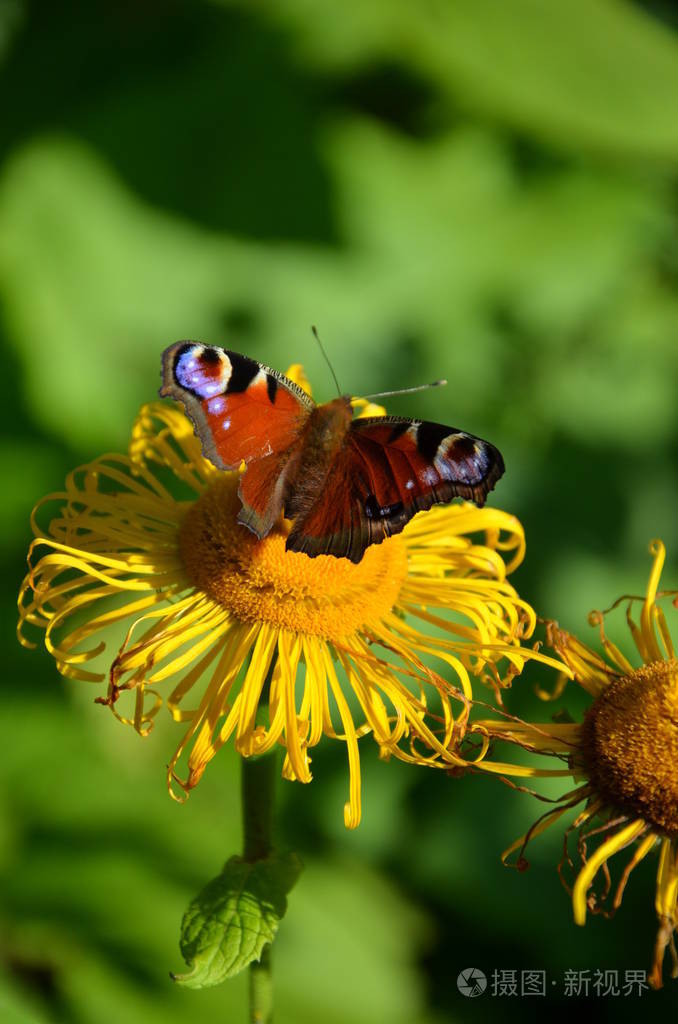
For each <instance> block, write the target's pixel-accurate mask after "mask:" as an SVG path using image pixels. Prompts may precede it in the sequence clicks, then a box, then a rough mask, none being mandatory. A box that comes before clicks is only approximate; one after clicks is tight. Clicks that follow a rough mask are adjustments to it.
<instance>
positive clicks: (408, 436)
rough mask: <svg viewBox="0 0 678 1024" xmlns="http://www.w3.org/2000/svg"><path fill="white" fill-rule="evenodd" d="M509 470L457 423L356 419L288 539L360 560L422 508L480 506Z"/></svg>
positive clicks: (302, 547) (299, 547) (298, 547)
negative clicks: (318, 493)
mask: <svg viewBox="0 0 678 1024" xmlns="http://www.w3.org/2000/svg"><path fill="white" fill-rule="evenodd" d="M503 472H504V461H503V459H502V457H501V455H500V453H499V452H498V451H497V449H496V448H495V447H494V446H493V445H491V444H489V443H488V442H487V441H482V440H481V439H480V438H477V437H473V435H471V434H466V433H464V432H463V431H460V430H455V429H454V428H453V427H445V426H442V425H441V424H437V423H419V422H417V421H414V420H403V419H398V418H396V417H392V416H386V417H379V418H376V419H362V420H361V419H357V420H354V421H353V423H352V424H351V430H350V432H349V434H348V437H347V442H346V445H345V447H344V448H343V449H342V451H341V452H340V453H339V455H338V456H337V458H336V459H335V460H334V462H333V464H332V468H331V470H330V473H329V476H328V479H327V480H326V482H325V486H324V489H323V492H322V497H321V498H320V500H319V501H318V502H317V503H316V504H315V505H314V507H313V508H312V509H311V511H310V512H309V513H308V514H307V516H306V517H305V518H304V519H303V520H297V521H295V523H294V526H293V528H292V532H291V533H290V535H289V537H288V540H287V547H288V548H290V549H291V550H293V551H305V552H306V553H307V554H309V555H312V556H314V555H320V554H329V555H335V556H337V557H346V558H350V559H351V561H353V562H359V561H360V560H361V558H362V556H363V554H364V552H365V548H367V547H368V546H369V545H370V544H378V543H380V541H382V540H383V539H384V538H385V537H389V536H391V535H392V534H394V533H400V531H401V530H402V529H403V527H404V526H405V524H406V523H407V522H409V520H410V519H411V518H412V516H413V515H415V513H416V512H418V511H420V510H423V509H428V508H431V506H432V505H435V504H438V503H446V502H448V501H451V500H452V499H453V498H455V497H461V498H467V499H468V500H470V501H474V502H476V504H478V505H482V504H483V502H484V500H485V498H486V496H487V494H488V492H489V491H490V490H491V489H492V488H493V487H494V485H495V483H496V482H497V480H498V479H499V478H500V476H501V475H502V473H503Z"/></svg>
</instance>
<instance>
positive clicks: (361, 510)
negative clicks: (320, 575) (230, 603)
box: [160, 342, 504, 562]
mask: <svg viewBox="0 0 678 1024" xmlns="http://www.w3.org/2000/svg"><path fill="white" fill-rule="evenodd" d="M160 394H161V395H164V396H168V397H171V398H174V399H177V400H178V401H180V402H182V403H183V405H184V407H185V409H186V412H187V414H188V416H189V417H190V419H191V420H192V422H193V424H194V427H195V430H196V433H197V435H198V437H199V438H200V440H201V443H202V447H203V452H204V455H205V457H206V458H208V459H209V460H210V461H211V462H213V463H214V465H216V466H217V467H218V468H220V469H231V470H234V469H237V468H238V467H240V465H241V464H242V463H243V462H244V463H245V464H246V470H245V473H244V474H243V475H242V477H241V481H240V490H239V495H240V499H241V502H242V509H241V511H240V513H239V515H238V519H239V521H240V522H241V523H243V524H244V525H245V526H247V527H248V528H249V529H250V530H252V531H253V532H254V533H256V534H257V536H258V537H260V538H261V537H265V536H266V535H267V534H268V533H269V532H270V530H271V529H272V528H273V526H274V525H275V523H276V522H278V521H279V519H280V516H281V514H283V513H284V515H285V516H286V517H287V518H288V519H292V520H293V524H292V529H291V531H290V534H289V536H288V538H287V545H286V546H287V548H288V549H290V550H293V551H304V552H305V553H306V554H308V555H311V556H316V555H320V554H329V555H334V556H335V557H346V558H350V559H351V560H352V561H354V562H359V561H360V560H361V558H362V556H363V554H364V552H365V549H366V548H367V547H368V546H369V545H370V544H377V543H379V542H380V541H382V540H384V538H385V537H388V536H391V535H392V534H394V533H399V532H400V531H401V530H402V529H403V527H404V526H405V524H406V523H407V522H408V521H409V520H410V519H411V518H412V516H413V515H414V514H415V513H416V512H417V511H420V510H424V509H428V508H431V506H432V505H434V504H437V503H441V502H442V503H445V502H449V501H451V500H452V499H453V498H454V497H457V496H458V497H462V498H467V499H469V500H471V501H475V502H476V503H477V504H482V503H483V502H484V499H485V497H486V495H487V493H488V491H489V490H491V488H492V487H493V486H494V484H495V483H496V481H497V480H498V479H499V477H500V476H501V475H502V473H503V471H504V463H503V460H502V457H501V455H500V453H499V452H498V451H497V449H496V448H494V446H493V445H491V444H489V443H488V442H487V441H483V440H481V439H480V438H477V437H474V436H473V435H472V434H467V433H465V432H464V431H459V430H456V429H455V428H453V427H447V426H443V425H442V424H436V423H427V422H421V421H418V420H408V419H403V418H400V417H395V416H384V417H375V418H370V419H361V418H358V419H354V418H353V410H352V405H351V399H350V397H348V396H343V397H340V398H335V399H333V400H332V401H330V402H326V403H325V404H323V405H316V404H315V403H314V402H313V400H312V399H311V398H310V396H309V395H307V394H306V392H305V391H303V389H302V388H300V387H298V385H296V384H294V382H293V381H291V380H289V379H288V378H287V377H285V376H284V375H283V374H281V373H278V372H277V371H276V370H272V369H270V367H266V366H263V365H262V364H260V363H258V362H256V361H255V360H253V359H250V358H249V357H247V356H242V355H239V354H238V353H235V352H230V351H228V350H226V349H221V348H217V347H216V346H207V345H201V344H199V343H197V342H177V343H176V344H175V345H172V346H170V348H168V349H166V351H165V352H164V354H163V387H162V388H161V391H160Z"/></svg>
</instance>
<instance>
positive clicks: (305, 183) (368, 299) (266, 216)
mask: <svg viewBox="0 0 678 1024" xmlns="http://www.w3.org/2000/svg"><path fill="white" fill-rule="evenodd" d="M675 22H676V18H675V9H674V8H673V6H672V5H671V4H670V3H668V2H667V3H661V2H659V0H657V2H652V3H651V2H647V3H635V4H634V3H631V2H630V0H626V2H623V0H568V2H565V0H553V2H551V3H547V4H545V3H542V2H540V0H506V2H504V3H497V2H492V0H430V2H428V3H426V4H422V5H416V4H411V3H409V2H406V0H381V2H378V0H345V2H344V3H342V4H333V5H328V4H317V3H313V2H311V0H262V2H260V3H259V4H257V5H256V6H255V5H251V4H249V3H245V2H242V0H241V2H235V0H234V2H226V0H222V2H211V3H209V2H198V0H195V2H189V0H143V2H138V3H114V2H113V0H103V2H101V3H98V4H90V3H87V2H85V0H67V2H64V3H60V4H40V3H38V2H29V0H23V2H22V0H0V62H1V63H0V82H1V88H2V95H3V97H4V103H3V114H2V118H1V119H0V161H1V163H0V342H1V344H2V352H3V359H4V365H5V368H6V369H5V375H6V384H5V393H4V400H3V404H2V416H3V424H4V431H3V437H2V440H1V442H0V452H1V454H2V466H3V470H4V487H3V501H2V504H1V505H0V524H1V525H2V530H0V548H1V553H2V558H3V578H4V579H5V581H6V587H5V588H4V591H3V604H4V610H5V614H4V616H3V621H4V622H5V624H6V645H5V649H4V657H5V671H4V680H5V685H4V698H3V705H2V706H3V712H4V717H5V731H4V743H3V747H4V749H3V757H2V764H1V767H0V778H1V784H2V790H1V794H0V806H1V808H2V816H1V817H2V831H1V833H0V864H1V867H2V872H3V890H4V896H3V907H2V916H1V921H0V923H1V928H2V930H1V933H0V951H1V953H2V963H3V965H4V966H3V972H2V975H1V979H0V1015H1V1016H2V1020H3V1021H5V1020H7V1021H12V1022H21V1024H25V1022H29V1021H31V1022H40V1024H42V1022H53V1021H64V1022H68V1024H71V1022H73V1024H94V1022H96V1024H100V1022H103V1024H106V1022H108V1021H110V1022H111V1024H113V1022H115V1024H117V1022H118V1021H120V1020H122V1019H125V1020H127V1021H129V1022H130V1024H135V1022H142V1021H143V1022H144V1024H148V1022H151V1021H155V1020H157V1021H162V1022H163V1024H171V1022H173V1021H179V1020H184V1019H186V1018H187V1016H188V1017H190V1019H192V1020H196V1021H202V1020H204V1021H208V1020H209V1021H212V1020H214V1019H217V1018H218V1019H222V1020H233V1021H236V1020H242V1019H244V1014H245V998H246V991H245V981H244V979H243V978H239V979H237V980H236V981H234V982H231V983H229V984H228V985H227V986H225V987H222V988H220V989H216V990H211V991H209V992H200V993H190V992H186V991H181V990H179V989H178V988H177V986H173V985H172V984H171V983H170V981H169V980H168V974H167V972H168V971H169V970H170V969H175V970H177V969H180V968H181V961H180V956H179V951H178V933H179V924H180V920H181V915H182V912H183V910H184V908H185V906H186V904H187V902H188V900H189V899H190V897H191V896H192V895H193V894H194V893H195V892H196V891H197V890H198V889H199V888H200V887H201V886H202V885H203V884H204V882H205V881H206V880H207V879H208V878H210V877H212V876H213V875H214V874H216V872H217V871H218V870H219V868H220V866H221V864H222V863H223V861H224V860H225V859H226V857H227V856H228V855H230V854H231V853H233V852H235V851H236V850H237V848H238V844H239V823H238V810H237V808H238V781H237V778H238V772H237V769H238V765H237V759H236V758H235V757H234V755H233V754H232V753H229V752H223V753H222V754H220V755H219V757H218V759H217V761H216V762H215V763H214V764H213V765H212V766H211V767H210V769H209V771H208V773H207V776H206V778H205V780H204V781H203V782H201V784H200V786H199V787H198V789H197V790H196V791H195V793H194V794H193V795H192V796H191V799H190V801H189V802H188V804H187V805H186V806H184V807H178V806H176V805H174V804H172V803H171V802H170V801H169V799H168V798H167V795H166V792H165V789H164V784H163V766H164V763H165V762H166V760H167V758H168V756H169V753H170V751H171V749H172V748H173V744H174V741H175V737H174V735H171V732H172V730H171V727H170V726H168V725H160V726H159V727H158V728H157V729H156V730H155V731H154V733H153V735H152V737H151V738H150V739H149V740H147V741H145V742H142V741H140V740H139V739H138V737H136V736H135V735H131V734H128V732H127V731H126V730H124V729H123V728H122V727H121V726H119V724H118V723H116V722H115V721H114V720H113V718H112V716H109V715H106V714H104V713H103V711H102V709H101V708H95V707H94V705H93V704H92V697H93V693H92V692H87V688H86V687H84V686H82V685H80V686H78V685H74V684H69V683H64V682H62V681H60V680H59V679H58V677H57V676H56V672H55V670H54V667H53V664H52V662H51V660H50V659H49V658H48V657H47V655H46V654H44V652H36V653H30V652H26V651H23V650H20V649H18V648H17V646H16V643H15V641H14V637H13V619H14V611H13V602H14V593H15V589H16V586H17V585H18V582H19V580H20V578H21V575H22V571H23V564H24V563H23V559H24V551H25V548H26V546H27V543H28V540H29V529H28V515H29V512H30V508H31V506H32V504H33V502H34V501H35V500H36V499H37V498H38V497H40V496H41V494H43V493H45V492H47V491H50V490H54V489H57V488H58V487H59V486H60V484H61V481H62V478H63V475H64V473H65V472H66V471H67V470H68V469H69V468H71V467H72V466H73V465H74V464H75V463H77V462H79V461H83V460H86V459H88V458H90V457H93V456H94V455H96V454H98V453H99V452H100V451H102V450H103V449H107V448H110V449H121V448H123V447H124V446H125V444H126V439H127V435H128V431H129V427H130V424H131V420H132V417H133V416H134V414H135V411H136V409H137V408H138V406H139V404H140V403H141V402H143V401H146V400H148V399H150V398H153V397H154V395H155V392H156V388H157V386H158V384H159V355H160V352H161V350H162V349H163V348H164V347H165V346H166V345H167V344H168V343H170V342H172V341H174V340H175V339H177V338H181V337H191V338H200V339H203V340H208V341H210V342H213V343H217V344H228V345H229V346H230V347H232V348H234V349H236V350H240V351H243V352H247V353H248V354H251V355H253V356H255V357H257V358H259V359H262V360H264V361H266V362H267V363H269V364H271V365H273V366H275V367H279V368H280V369H284V368H285V367H286V366H287V365H288V364H289V363H291V362H296V361H302V362H304V363H305V365H306V367H307V369H308V371H309V373H310V374H311V377H312V379H313V381H314V384H315V389H316V394H317V395H318V396H319V397H320V398H327V397H329V396H330V394H331V390H332V389H331V385H330V381H329V380H328V375H327V372H326V369H325V367H324V365H323V363H322V359H321V357H320V355H319V353H318V350H317V348H316V346H315V344H314V342H313V341H312V338H311V336H310V331H309V326H310V324H311V323H317V324H318V326H319V328H320V330H321V334H322V336H323V338H324V341H325V344H326V345H327V347H328V349H329V350H330V352H331V356H332V360H333V362H334V365H335V367H336V370H337V374H338V376H339V379H340V380H341V382H342V384H343V386H344V387H346V388H347V389H349V390H351V391H352V392H354V393H360V392H362V393H367V392H370V391H373V390H377V389H383V388H388V387H398V386H404V385H407V384H411V383H419V382H420V381H423V380H428V379H432V378H434V377H439V376H446V377H448V378H449V379H450V381H451V386H450V387H449V388H448V389H447V390H446V391H445V392H429V393H426V394H425V395H423V396H410V397H407V398H403V399H399V400H393V403H392V406H391V408H392V409H393V411H396V412H402V413H408V414H410V415H421V416H425V417H426V418H428V419H434V420H435V419H438V420H441V421H443V422H451V423H456V424H459V425H460V426H462V427H464V428H466V429H469V430H472V431H474V432H475V433H478V434H480V435H482V436H486V437H489V438H490V439H492V440H493V441H494V442H495V443H497V444H498V445H499V447H500V448H501V449H502V451H503V452H504V454H505V457H506V462H507V467H508V468H507V474H506V477H505V479H504V480H502V482H501V484H500V486H499V488H498V490H497V493H496V496H493V499H492V501H493V503H494V504H498V505H501V506H502V507H504V508H506V509H508V510H510V511H512V512H515V513H516V514H517V515H519V516H520V518H521V519H522V521H523V523H524V524H525V527H526V531H527V537H528V558H527V561H526V563H525V565H524V566H523V567H522V568H521V569H520V570H519V573H518V574H517V576H516V582H517V584H518V586H519V587H520V589H521V593H522V594H523V595H524V596H525V597H526V598H527V599H528V600H530V601H532V602H533V603H534V604H535V606H536V607H537V609H538V611H539V612H540V614H542V615H551V616H555V617H558V618H559V619H560V620H561V621H562V622H563V624H565V625H566V626H568V627H569V628H573V629H574V628H576V629H579V630H580V631H581V632H582V633H583V634H584V635H588V634H587V633H586V627H585V625H584V622H585V613H586V612H587V611H588V609H589V608H590V607H593V606H598V607H600V606H605V605H607V604H609V603H610V601H611V600H612V599H613V598H614V597H615V596H616V595H617V594H619V593H622V592H628V591H629V590H630V591H634V592H639V591H640V590H641V589H642V586H643V585H644V581H645V578H646V575H647V571H648V568H649V559H648V556H647V551H646V546H647V542H648V541H649V539H650V538H651V537H653V536H655V535H661V536H662V537H663V538H664V539H665V541H666V543H667V545H668V547H669V566H668V569H667V575H666V580H667V585H669V586H671V585H673V586H675V583H676V579H675V573H676V557H675V556H676V550H677V549H678V527H677V524H676V514H675V509H676V499H677V492H678V482H677V471H676V457H677V455H678V424H677V409H678V406H677V403H676V401H675V395H676V387H677V385H678V337H677V336H678V295H677V293H676V284H677V282H678V235H677V229H678V119H677V118H676V102H677V99H678V38H677V37H676V24H675ZM532 678H536V675H535V673H532V675H531V676H530V679H532ZM510 696H511V700H510V706H511V708H512V709H514V710H516V711H520V712H522V713H526V714H527V713H534V714H540V715H545V714H548V713H549V711H548V709H544V708H543V707H542V706H539V705H537V704H536V702H535V701H534V700H533V699H532V697H531V695H530V686H529V681H526V683H525V684H524V685H523V686H522V687H516V692H515V693H512V694H511V695H510ZM567 704H568V707H569V709H570V710H571V711H572V713H573V714H576V713H577V712H578V710H580V707H581V704H580V703H579V704H578V702H577V698H576V697H575V696H571V697H569V698H568V701H567ZM363 760H364V767H365V784H364V789H365V807H364V822H363V824H362V825H361V827H360V829H359V830H358V832H357V833H351V834H348V833H345V832H344V831H343V824H342V816H341V808H342V803H343V799H344V795H345V787H346V765H345V762H344V757H343V754H342V752H341V750H338V749H335V746H334V745H332V746H327V745H326V746H325V747H321V748H320V749H319V751H318V752H317V754H316V756H315V758H314V774H315V781H314V783H313V784H312V785H311V786H310V787H302V786H300V785H296V784H295V785H290V784H287V783H285V784H282V785H281V798H282V801H283V807H282V814H281V837H280V838H281V842H282V843H283V845H285V844H286V845H287V846H288V847H293V848H295V849H298V850H299V852H300V853H301V854H302V856H303V858H304V860H305V862H306V870H305V872H304V875H303V878H302V881H301V883H300V885H299V886H298V887H297V889H295V891H294V892H293V893H292V894H291V897H290V911H289V913H288V915H287V917H286V918H285V921H284V923H283V926H282V928H281V931H280V936H279V938H278V940H277V942H276V947H275V962H276V987H277V992H278V1007H279V1009H278V1011H277V1019H278V1020H279V1021H281V1022H283V1024H284V1022H285V1021H290V1022H291V1021H294V1022H295V1024H304V1022H305V1021H309V1022H310V1021H316V1020H318V1019H322V1020H324V1021H328V1022H330V1024H333V1022H335V1021H336V1022H337V1024H339V1022H343V1021H348V1020H350V1021H352V1022H362V1021H364V1022H365V1024H368V1022H374V1021H382V1020H384V1021H385V1020H388V1021H390V1022H393V1024H397V1022H399V1021H402V1022H403V1024H405V1022H407V1024H417V1022H420V1024H434V1022H436V1021H438V1022H439V1021H442V1020H457V1019H459V1020H469V1021H472V1020H475V1019H480V1017H482V1015H483V1013H487V1001H485V1002H483V1000H476V1001H468V1000H463V999H462V998H461V997H460V996H459V994H458V993H457V989H456V985H455V980H456V976H457V974H458V972H459V970H461V969H462V968H464V967H467V966H478V967H481V968H482V969H484V970H485V971H486V972H488V973H490V972H491V971H492V970H493V969H495V968H497V969H503V968H516V969H520V968H522V967H531V968H537V969H540V968H543V969H546V970H547V971H548V972H549V977H550V978H554V979H558V980H560V979H561V978H562V972H563V971H564V970H565V969H566V968H582V969H583V968H590V969H594V968H606V967H609V968H615V967H616V968H619V969H620V970H623V969H626V968H638V967H643V966H645V965H646V963H647V962H648V959H649V954H650V947H651V943H652V941H653V935H654V915H653V907H652V898H653V873H652V872H653V865H652V864H651V863H649V862H648V863H646V864H645V863H644V864H643V865H642V867H641V868H640V869H639V870H638V871H637V872H636V874H635V875H634V879H633V883H632V884H631V886H630V887H629V890H628V892H627V894H626V897H625V902H624V906H623V908H622V910H621V911H620V912H619V913H618V915H617V919H616V920H615V922H613V923H609V922H605V921H602V920H600V919H594V920H591V921H590V922H589V924H588V925H587V927H586V929H585V930H583V931H580V930H577V929H575V926H574V925H573V924H572V921H571V913H570V907H569V904H568V900H567V897H566V896H565V894H564V893H563V892H562V890H561V889H560V886H559V883H558V880H557V877H556V873H555V863H556V861H557V860H558V858H559V856H560V853H559V844H560V840H559V836H558V835H557V834H555V832H554V835H553V836H547V837H545V838H544V839H543V840H540V841H538V842H537V843H535V844H534V846H533V847H532V849H531V860H532V865H531V869H530V871H529V872H528V873H527V876H519V875H517V874H516V873H514V872H509V871H506V870H505V869H503V868H502V867H501V866H500V864H499V861H498V855H499V852H500V850H501V849H503V848H504V847H505V846H506V845H508V843H509V842H510V841H511V840H512V839H513V838H514V837H515V836H516V835H518V834H519V833H520V832H521V831H522V830H524V828H525V827H527V826H528V825H529V823H530V822H531V821H532V820H533V819H534V818H535V817H536V816H537V814H538V813H539V807H538V806H537V805H536V804H535V803H534V802H532V801H530V800H529V799H528V798H527V797H521V796H520V795H518V794H514V793H511V792H509V791H508V790H506V789H504V788H502V787H501V786H499V785H498V784H497V783H494V784H493V783H492V782H486V781H482V780H479V779H467V780H464V781H462V782H455V781H453V780H450V779H448V778H446V777H444V776H443V775H442V773H433V772H431V773H428V772H425V771H423V770H415V769H410V768H406V767H404V766H402V765H397V764H389V765H384V764H383V763H381V762H379V761H378V760H377V758H376V754H375V752H374V750H372V749H371V747H370V746H369V741H368V742H367V743H366V744H365V748H364V756H363ZM557 791H558V790H557V787H553V788H552V789H551V792H552V793H555V792H557ZM556 831H557V830H556ZM558 993H559V994H554V995H553V997H552V998H551V997H550V998H549V1006H551V1005H553V1006H554V1012H555V1003H556V1002H557V1001H558V999H559V998H560V999H561V1000H562V1001H563V1002H564V1003H565V1004H569V1003H568V1000H563V999H562V986H561V985H559V986H558ZM644 998H645V999H648V1000H650V999H651V1000H652V1002H651V1003H650V1002H648V1003H647V1005H648V1006H650V1005H652V1007H653V1008H657V1009H658V1010H660V1009H661V1008H662V1007H665V1006H667V1005H668V1001H669V1000H670V999H671V998H674V999H675V993H671V992H670V991H665V992H664V993H662V994H660V995H658V996H652V997H650V996H645V997H644ZM462 1004H463V1005H462ZM491 1007H492V1013H493V1015H494V1016H495V1017H496V1019H497V1020H504V1019H506V1020H509V1019H513V1018H514V1017H516V1016H518V1014H520V1013H521V1012H522V1010H521V1001H520V1000H516V999H510V998H506V999H503V1000H501V999H495V1000H493V1001H492V1004H491ZM636 1008H637V1003H636V1000H634V999H630V998H629V999H626V1000H624V999H619V1000H617V1001H616V1003H615V1012H616V1013H617V1014H618V1015H620V1016H625V1015H628V1016H630V1015H631V1013H632V1012H634V1013H635V1010H636ZM601 1010H602V1005H601V1004H600V1001H599V1011H601Z"/></svg>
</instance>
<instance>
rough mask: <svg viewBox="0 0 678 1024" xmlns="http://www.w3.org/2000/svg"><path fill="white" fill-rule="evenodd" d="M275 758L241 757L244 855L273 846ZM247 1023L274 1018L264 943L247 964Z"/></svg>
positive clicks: (252, 857)
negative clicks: (248, 984)
mask: <svg viewBox="0 0 678 1024" xmlns="http://www.w3.org/2000/svg"><path fill="white" fill-rule="evenodd" d="M276 765H277V758H276V756H275V753H271V754H264V755H262V756H261V757H243V758H242V821H243V856H244V858H245V860H247V861H256V860H263V859H264V858H265V857H268V856H269V854H270V853H271V851H272V850H273V801H274V794H275V779H276V774H277V773H276ZM249 975H250V1024H270V1022H271V1021H272V1020H273V979H272V975H271V947H270V945H269V946H264V949H263V951H262V954H261V960H259V961H258V962H257V961H256V960H255V961H253V962H252V963H251V964H250V967H249Z"/></svg>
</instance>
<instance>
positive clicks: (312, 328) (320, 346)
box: [311, 327, 343, 395]
mask: <svg viewBox="0 0 678 1024" xmlns="http://www.w3.org/2000/svg"><path fill="white" fill-rule="evenodd" d="M311 331H312V332H313V337H314V338H315V340H316V341H317V342H318V347H319V348H320V351H321V352H322V354H323V356H324V358H325V362H326V363H327V365H328V366H329V368H330V373H331V374H332V376H333V377H334V383H335V384H336V385H337V394H338V395H342V394H343V391H342V390H341V388H340V387H339V381H338V380H337V375H336V373H335V372H334V367H333V366H332V363H331V362H330V359H329V356H328V355H327V352H326V351H325V349H324V347H323V343H322V341H321V340H320V335H319V334H318V328H317V327H311Z"/></svg>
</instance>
